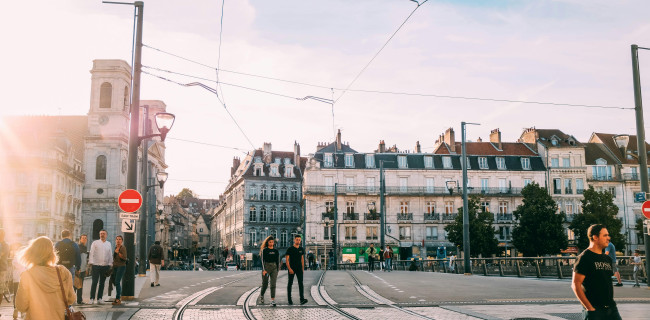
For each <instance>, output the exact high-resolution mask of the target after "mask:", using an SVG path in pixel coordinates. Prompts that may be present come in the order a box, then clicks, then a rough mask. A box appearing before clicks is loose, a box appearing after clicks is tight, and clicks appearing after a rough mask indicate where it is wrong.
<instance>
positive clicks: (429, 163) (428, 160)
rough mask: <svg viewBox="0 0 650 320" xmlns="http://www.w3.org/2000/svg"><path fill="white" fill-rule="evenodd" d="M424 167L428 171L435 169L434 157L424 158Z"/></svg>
mask: <svg viewBox="0 0 650 320" xmlns="http://www.w3.org/2000/svg"><path fill="white" fill-rule="evenodd" d="M424 167H425V168H427V169H432V168H433V157H432V156H425V157H424Z"/></svg>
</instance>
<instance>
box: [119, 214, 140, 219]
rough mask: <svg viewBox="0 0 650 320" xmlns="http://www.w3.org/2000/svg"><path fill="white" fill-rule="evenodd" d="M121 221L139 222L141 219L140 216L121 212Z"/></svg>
mask: <svg viewBox="0 0 650 320" xmlns="http://www.w3.org/2000/svg"><path fill="white" fill-rule="evenodd" d="M120 219H130V220H138V219H140V214H138V213H126V212H120Z"/></svg>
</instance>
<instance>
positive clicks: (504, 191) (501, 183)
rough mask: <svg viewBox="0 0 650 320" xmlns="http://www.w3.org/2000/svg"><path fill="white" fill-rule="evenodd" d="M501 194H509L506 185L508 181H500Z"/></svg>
mask: <svg viewBox="0 0 650 320" xmlns="http://www.w3.org/2000/svg"><path fill="white" fill-rule="evenodd" d="M499 192H501V193H506V192H508V186H507V185H506V179H499Z"/></svg>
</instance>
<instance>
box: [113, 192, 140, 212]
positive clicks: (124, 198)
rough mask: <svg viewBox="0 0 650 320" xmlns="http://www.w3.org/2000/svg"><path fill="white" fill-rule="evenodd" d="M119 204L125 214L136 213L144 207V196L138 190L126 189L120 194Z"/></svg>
mask: <svg viewBox="0 0 650 320" xmlns="http://www.w3.org/2000/svg"><path fill="white" fill-rule="evenodd" d="M117 202H118V205H119V206H120V209H122V210H123V211H124V212H136V211H138V209H140V206H142V196H141V195H140V192H138V191H137V190H133V189H126V190H124V191H122V193H120V197H119V198H118V199H117Z"/></svg>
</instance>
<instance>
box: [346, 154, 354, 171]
mask: <svg viewBox="0 0 650 320" xmlns="http://www.w3.org/2000/svg"><path fill="white" fill-rule="evenodd" d="M345 167H346V168H354V157H353V156H352V154H349V153H348V154H345Z"/></svg>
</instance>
